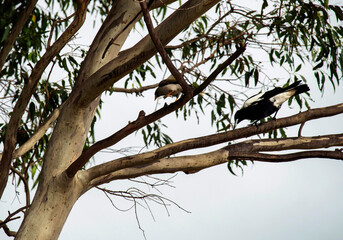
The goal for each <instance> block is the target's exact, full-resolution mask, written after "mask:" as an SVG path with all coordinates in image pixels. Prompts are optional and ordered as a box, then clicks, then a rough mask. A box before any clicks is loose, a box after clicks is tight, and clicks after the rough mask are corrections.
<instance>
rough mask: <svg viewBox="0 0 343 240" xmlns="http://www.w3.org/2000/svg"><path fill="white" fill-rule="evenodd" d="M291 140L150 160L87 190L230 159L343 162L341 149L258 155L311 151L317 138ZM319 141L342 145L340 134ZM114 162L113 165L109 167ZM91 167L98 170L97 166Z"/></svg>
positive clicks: (98, 181)
mask: <svg viewBox="0 0 343 240" xmlns="http://www.w3.org/2000/svg"><path fill="white" fill-rule="evenodd" d="M324 138H326V139H324ZM292 140H293V139H270V140H269V139H267V140H259V142H260V145H258V144H257V147H256V146H254V144H255V143H256V142H254V141H246V142H243V143H237V144H232V145H229V146H228V147H225V148H222V149H219V150H216V151H213V152H209V153H204V154H199V155H191V156H180V157H169V158H161V159H157V160H155V161H150V162H149V163H142V164H139V165H138V164H137V165H135V166H132V167H128V168H125V169H121V170H118V171H113V172H111V173H109V174H107V175H104V176H99V177H97V178H95V179H93V180H92V181H91V183H90V186H89V187H88V189H89V188H91V187H94V186H97V185H99V184H103V183H107V182H110V181H113V180H117V179H127V178H134V177H139V176H142V175H147V174H161V173H175V172H178V171H184V172H186V173H193V172H197V171H199V170H202V169H205V168H209V167H212V166H215V165H219V164H223V163H227V162H228V161H232V160H251V161H263V162H271V163H275V162H278V163H279V162H289V161H295V160H299V159H308V158H324V159H336V160H343V152H342V151H341V150H334V151H303V152H296V153H292V154H265V153H260V152H259V149H263V148H261V146H263V145H264V146H267V145H268V144H272V145H274V146H275V147H277V149H279V150H286V149H289V148H290V147H292V148H293V149H312V145H311V144H309V143H311V142H316V141H318V140H319V139H318V138H317V137H307V138H299V139H298V141H296V142H294V143H292ZM320 141H322V145H321V147H323V148H325V147H330V146H343V134H340V135H338V136H335V135H327V136H322V138H321V139H320ZM285 142H288V143H289V144H290V145H288V144H285ZM243 145H244V146H245V147H246V146H249V147H248V148H247V149H245V148H244V147H243V148H242V146H243ZM315 147H317V145H316V144H314V145H313V148H315ZM254 150H256V151H254ZM114 162H115V161H114ZM114 162H112V164H113V163H114ZM107 167H108V164H107ZM94 168H98V166H97V167H94ZM90 170H91V169H90ZM98 170H99V169H98Z"/></svg>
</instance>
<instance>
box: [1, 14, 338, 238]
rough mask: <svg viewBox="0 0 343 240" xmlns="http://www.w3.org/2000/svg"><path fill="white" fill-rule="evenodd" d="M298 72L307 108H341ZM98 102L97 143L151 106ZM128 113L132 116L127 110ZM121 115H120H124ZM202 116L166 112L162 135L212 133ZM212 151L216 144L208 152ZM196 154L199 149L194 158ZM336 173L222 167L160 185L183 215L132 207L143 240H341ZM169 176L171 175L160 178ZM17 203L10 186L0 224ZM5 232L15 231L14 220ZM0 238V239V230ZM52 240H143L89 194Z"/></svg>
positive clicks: (297, 167) (101, 198) (316, 164)
mask: <svg viewBox="0 0 343 240" xmlns="http://www.w3.org/2000/svg"><path fill="white" fill-rule="evenodd" d="M90 24H92V20H89V21H88V26H92V25H90ZM93 34H94V31H93V33H92V34H90V27H84V28H83V29H82V31H81V33H80V36H87V37H88V41H89V39H92V36H93ZM271 71H272V70H271ZM304 71H305V70H304ZM305 74H307V76H308V84H309V85H310V88H311V97H312V98H313V99H314V101H315V102H313V103H310V105H311V107H312V108H315V107H324V106H329V105H333V104H337V103H340V102H342V99H343V97H342V96H343V89H342V86H339V88H338V89H337V92H336V93H335V94H333V90H332V87H331V86H329V84H328V85H327V86H328V88H327V91H326V92H325V94H324V96H323V97H321V94H320V93H319V91H318V89H317V86H316V81H315V79H314V77H313V76H312V75H311V74H310V73H306V72H304V75H305ZM159 80H160V79H158V80H157V81H159ZM285 80H286V79H285ZM103 100H104V105H103V109H102V119H101V124H98V125H97V130H98V132H97V139H98V140H99V139H101V138H103V137H106V136H108V134H109V133H111V132H114V131H116V130H117V129H119V128H121V127H122V126H124V125H125V124H126V123H127V122H128V121H130V120H135V119H136V117H137V115H138V112H139V110H144V111H145V112H146V113H151V112H152V111H153V110H154V109H155V107H156V102H154V101H153V90H151V91H149V92H146V93H144V97H139V98H138V99H136V98H135V97H133V96H128V97H126V96H125V95H124V94H117V95H115V94H113V95H112V96H104V97H103ZM137 100H138V101H137ZM122 103H125V105H124V104H122ZM163 104H164V103H163V100H160V101H159V105H158V106H157V107H158V108H159V107H162V106H163ZM133 106H134V108H133ZM131 107H132V108H133V110H132V111H130V109H131ZM128 109H129V111H128ZM122 112H125V113H126V114H125V116H124V117H123V114H122ZM118 113H119V114H118ZM295 113H297V109H296V108H294V109H290V108H289V107H288V106H287V104H285V105H284V106H283V107H282V108H281V110H280V111H279V113H278V116H277V117H278V118H280V117H284V116H289V115H292V114H295ZM118 115H119V116H118ZM200 117H201V115H200ZM204 118H205V120H204V121H201V123H200V125H197V121H196V119H189V120H187V121H186V122H185V121H183V119H182V118H180V119H175V117H174V115H173V114H171V116H167V117H165V118H164V120H165V123H166V124H167V125H168V133H169V134H170V135H171V136H172V138H173V140H174V141H178V140H182V139H186V138H190V137H196V136H202V135H206V134H212V133H214V132H215V128H211V127H210V124H209V117H207V118H206V117H204ZM114 122H115V124H114ZM342 122H343V115H339V116H336V117H332V118H326V119H321V120H318V121H311V122H309V123H307V124H306V125H305V127H304V129H303V135H304V136H316V135H320V134H330V133H342V132H343V125H342ZM246 124H247V122H242V123H241V124H240V125H239V126H245V125H246ZM289 130H290V132H289V134H288V136H295V135H296V132H297V130H298V127H293V128H289ZM132 143H134V144H132ZM132 145H134V146H142V141H141V135H140V134H137V135H135V134H132V135H131V136H129V137H128V138H127V139H125V140H123V141H122V142H120V143H119V144H118V146H115V148H116V149H119V148H124V147H128V146H132ZM217 148H219V146H216V147H214V148H211V149H217ZM207 150H208V149H206V151H207ZM200 151H203V150H198V151H195V153H197V152H200ZM97 156H98V159H99V161H98V162H97V163H99V162H102V161H108V160H111V159H114V158H115V157H114V155H113V154H112V155H111V154H109V153H101V154H99V155H97ZM115 156H118V155H115ZM342 172H343V164H342V162H341V161H335V160H324V159H321V160H316V159H310V160H301V161H297V162H291V163H282V164H268V163H255V164H254V165H252V164H249V166H248V167H246V168H244V175H243V176H240V175H239V176H233V175H232V174H230V173H229V171H228V170H227V167H226V165H225V164H224V165H220V166H217V167H212V168H210V169H206V170H203V171H201V172H199V173H196V174H192V175H186V174H184V173H178V174H177V176H176V177H174V178H173V179H172V180H171V181H173V184H172V185H173V186H175V188H171V187H162V188H161V189H160V190H161V191H162V193H163V196H164V197H166V198H169V199H171V200H173V201H174V202H176V203H177V204H179V205H180V206H181V207H183V208H185V209H186V210H187V211H190V212H191V213H186V212H184V211H182V210H180V209H179V208H177V207H176V206H173V205H171V206H170V208H169V213H170V216H168V214H167V212H166V211H165V209H164V207H163V206H160V205H157V204H154V203H151V204H150V206H151V209H152V212H153V215H154V218H155V221H154V220H153V219H152V217H151V215H150V213H149V211H148V210H146V209H143V208H141V207H138V217H139V221H140V224H141V227H142V228H143V229H144V231H145V235H146V237H147V239H148V240H159V239H164V240H172V239H173V240H174V239H199V240H205V239H210V238H211V239H219V240H220V239H240V240H252V239H253V240H269V239H278V240H283V239H285V240H286V239H287V240H288V239H311V240H313V239H330V240H341V239H343V231H342V229H343V188H342V186H343V174H342ZM237 173H239V172H237ZM169 176H172V175H163V176H160V177H162V178H168V177H169ZM132 184H133V183H132V182H129V181H117V182H113V183H111V184H108V185H107V186H106V187H107V188H109V189H113V190H126V189H127V188H129V187H131V186H132ZM135 186H137V185H135ZM18 190H20V189H18ZM142 190H145V191H147V192H148V191H150V190H151V189H149V188H148V187H147V186H143V187H142ZM153 193H156V192H154V191H153ZM19 198H20V201H21V203H24V194H23V193H21V195H20V196H19ZM113 201H114V202H115V204H116V206H118V207H120V208H122V209H125V208H127V207H129V206H130V204H129V203H128V202H127V201H124V200H123V199H120V198H113ZM18 205H19V204H18V200H17V199H15V194H14V192H13V186H12V185H9V187H8V188H7V189H6V192H5V197H4V199H2V200H1V202H0V206H1V207H0V218H1V219H3V218H4V216H7V211H8V210H10V211H13V210H15V209H16V208H17V207H18ZM18 222H19V221H18ZM43 224H44V223H42V225H43ZM9 226H17V225H16V223H15V221H14V222H12V223H11V224H9ZM0 239H7V238H6V235H5V234H4V233H3V231H2V230H1V231H0ZM60 239H61V240H73V239H84V240H90V239H121V240H125V239H130V240H131V239H144V237H143V234H142V231H141V230H140V229H139V228H138V225H137V221H136V217H135V213H134V211H133V209H131V210H130V211H127V212H121V211H118V210H116V209H115V208H114V207H113V206H112V205H111V203H110V201H109V200H108V199H107V198H106V197H105V195H104V194H103V193H102V192H101V191H99V190H90V191H89V192H87V193H86V194H85V195H84V196H82V197H81V198H80V199H79V201H78V202H77V203H76V204H75V206H74V208H73V210H72V212H71V213H70V216H69V218H68V220H67V222H66V224H65V226H64V229H63V230H62V233H61V235H60Z"/></svg>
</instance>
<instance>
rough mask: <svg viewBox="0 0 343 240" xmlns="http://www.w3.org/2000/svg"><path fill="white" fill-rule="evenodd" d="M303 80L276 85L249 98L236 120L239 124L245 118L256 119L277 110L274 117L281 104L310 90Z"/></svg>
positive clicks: (236, 115) (238, 112)
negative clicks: (285, 85)
mask: <svg viewBox="0 0 343 240" xmlns="http://www.w3.org/2000/svg"><path fill="white" fill-rule="evenodd" d="M300 82H301V81H295V82H294V83H292V84H291V85H289V86H288V87H284V88H280V87H276V88H274V89H273V90H270V91H267V92H265V93H258V94H256V95H254V96H252V97H250V98H248V99H247V100H246V101H245V102H244V104H243V107H242V108H241V109H240V110H238V111H237V112H236V114H235V122H236V123H237V124H238V123H239V122H241V121H242V120H244V119H248V120H252V121H254V122H253V124H256V122H257V121H258V120H260V119H263V118H265V117H268V116H270V115H271V114H273V113H274V112H275V115H274V117H273V118H274V119H275V117H276V114H277V112H278V111H279V109H280V107H281V105H282V104H283V103H284V102H285V101H287V100H288V99H289V98H290V97H292V96H295V95H298V94H300V93H304V92H307V91H309V90H310V88H309V87H308V86H307V84H301V85H299V84H300Z"/></svg>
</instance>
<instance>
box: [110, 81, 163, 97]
mask: <svg viewBox="0 0 343 240" xmlns="http://www.w3.org/2000/svg"><path fill="white" fill-rule="evenodd" d="M156 87H158V83H156V84H152V85H148V86H144V87H140V88H117V87H111V88H109V89H108V90H109V91H112V92H122V93H136V94H137V95H139V94H141V93H142V92H144V91H146V90H150V89H154V88H156Z"/></svg>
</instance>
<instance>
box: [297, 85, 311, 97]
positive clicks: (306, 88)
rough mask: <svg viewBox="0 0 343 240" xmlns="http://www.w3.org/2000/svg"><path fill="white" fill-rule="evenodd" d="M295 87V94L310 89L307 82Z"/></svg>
mask: <svg viewBox="0 0 343 240" xmlns="http://www.w3.org/2000/svg"><path fill="white" fill-rule="evenodd" d="M293 89H294V90H295V93H294V95H298V94H301V93H304V92H307V91H310V88H309V87H308V85H307V84H302V85H299V86H296V87H295V88H293Z"/></svg>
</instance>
